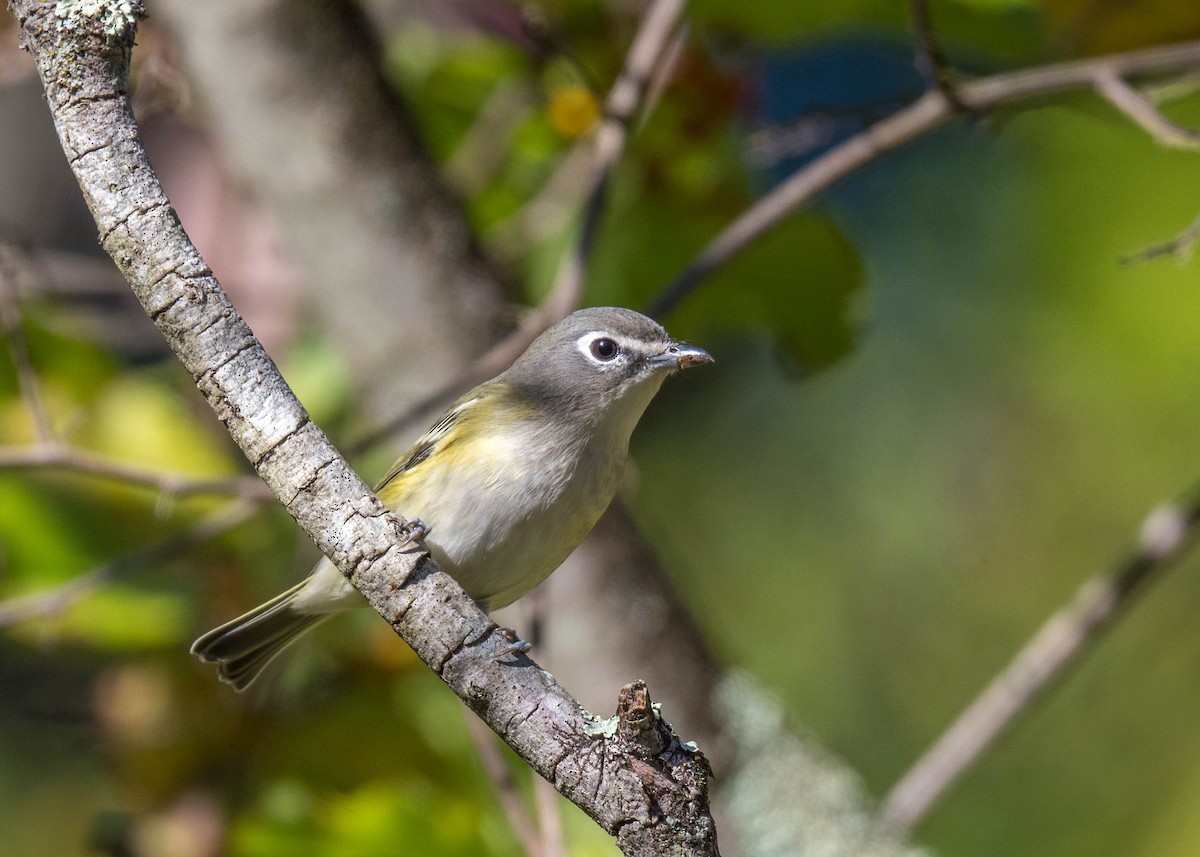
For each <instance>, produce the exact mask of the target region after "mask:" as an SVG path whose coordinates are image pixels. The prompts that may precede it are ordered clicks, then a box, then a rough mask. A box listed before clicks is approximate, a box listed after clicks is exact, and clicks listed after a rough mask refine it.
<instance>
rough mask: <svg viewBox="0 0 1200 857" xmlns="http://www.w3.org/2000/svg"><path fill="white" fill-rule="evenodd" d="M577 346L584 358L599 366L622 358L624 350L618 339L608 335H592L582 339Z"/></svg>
mask: <svg viewBox="0 0 1200 857" xmlns="http://www.w3.org/2000/svg"><path fill="white" fill-rule="evenodd" d="M576 346H577V347H578V348H579V351H580V353H582V354H583V356H584V357H586V358H587V359H588V360H590V361H591V362H593V363H595V364H597V365H599V366H604V365H606V364H609V363H612V362H613V361H614V360H616V359H617V358H618V357H620V356H621V352H622V351H623V350H624V349H623V348H622V347H621V343H620V342H619V341H618V340H617V339H616V337H613V336H609V335H607V334H600V335H598V336H597V335H595V334H590V335H588V336H584V337H581V338H580V339H579V342H578V343H576Z"/></svg>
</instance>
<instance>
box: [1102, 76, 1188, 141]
mask: <svg viewBox="0 0 1200 857" xmlns="http://www.w3.org/2000/svg"><path fill="white" fill-rule="evenodd" d="M1096 92H1098V93H1099V94H1100V95H1101V97H1103V98H1104V100H1105V101H1107V102H1108V103H1109V104H1111V105H1112V106H1113V107H1115V108H1117V109H1118V110H1120V111H1121V112H1122V113H1124V114H1125V115H1126V116H1128V117H1129V118H1130V119H1132V120H1133V121H1134V122H1135V123H1136V124H1137V125H1138V126H1139V127H1141V129H1142V130H1143V131H1145V132H1146V133H1147V134H1149V135H1150V136H1151V137H1153V138H1154V139H1155V140H1156V141H1157V142H1158V143H1159V145H1162V146H1166V147H1167V148H1169V149H1187V150H1189V151H1193V152H1197V151H1200V131H1197V130H1195V129H1193V128H1186V127H1184V126H1183V125H1180V124H1178V123H1177V122H1172V121H1171V120H1170V119H1168V118H1167V117H1166V116H1164V115H1163V114H1162V113H1161V112H1159V109H1158V107H1156V106H1155V104H1154V102H1153V101H1151V100H1150V99H1149V98H1147V97H1146V96H1145V95H1143V94H1142V93H1140V92H1138V91H1137V90H1136V89H1134V88H1133V87H1132V86H1130V85H1129V84H1128V83H1127V82H1126V81H1125V80H1124V79H1123V78H1122V77H1121V75H1119V74H1117V73H1116V72H1114V71H1113V70H1112V69H1101V70H1100V71H1099V72H1097V74H1096Z"/></svg>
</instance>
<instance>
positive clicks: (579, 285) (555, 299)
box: [350, 0, 687, 454]
mask: <svg viewBox="0 0 1200 857" xmlns="http://www.w3.org/2000/svg"><path fill="white" fill-rule="evenodd" d="M686 6H687V0H654V2H653V3H652V4H651V5H650V7H649V8H648V9H647V10H646V14H645V16H644V17H643V18H642V21H641V24H640V25H639V27H638V31H637V34H636V35H635V36H634V39H633V43H632V44H631V45H630V47H629V53H628V54H627V55H626V57H625V67H624V69H623V70H622V72H621V74H620V75H619V76H618V77H617V79H616V81H615V82H614V83H613V85H612V89H611V90H609V93H608V98H607V99H606V100H605V107H604V119H603V121H602V123H601V125H600V128H599V130H598V131H597V132H596V139H595V149H594V155H593V158H594V160H593V162H592V172H591V178H590V180H589V182H588V192H587V197H586V200H585V202H584V206H583V220H582V223H581V224H580V227H579V231H578V233H577V234H576V238H575V242H574V244H573V245H572V247H571V248H570V249H569V250H568V251H567V253H566V254H565V255H564V256H563V259H562V262H561V263H560V265H559V268H558V273H557V274H556V276H555V279H554V285H553V286H552V287H551V289H550V292H549V294H547V295H546V297H545V299H543V301H542V302H541V304H539V305H538V307H537V308H536V309H535V310H534V311H533V312H531V313H529V314H528V315H526V316H525V318H524V319H523V320H522V321H521V323H520V324H519V325H518V326H517V328H516V329H515V330H514V331H513V332H512V333H510V334H509V335H508V336H506V337H505V338H504V339H502V340H500V341H499V342H497V343H496V344H495V345H493V346H492V347H491V348H489V349H488V350H487V352H486V353H484V354H483V355H482V356H481V357H479V358H478V359H477V360H475V362H474V363H472V364H471V365H470V366H469V367H467V369H466V370H465V371H463V372H462V373H460V374H459V375H458V376H456V377H454V378H452V379H451V380H450V381H449V382H447V383H446V384H444V385H442V386H441V387H440V388H439V389H437V390H435V391H434V392H433V393H431V394H430V395H428V396H426V397H424V398H422V399H421V400H420V401H419V402H417V403H416V404H415V405H412V406H410V407H409V408H407V409H406V410H405V412H404V413H402V414H400V415H398V416H397V417H395V418H394V419H392V420H389V421H388V422H386V423H384V425H382V426H381V427H379V428H378V429H376V430H374V431H372V432H371V433H370V434H368V435H367V436H365V437H363V438H361V439H359V440H358V441H356V442H355V443H354V444H352V445H351V448H350V449H351V453H352V454H353V452H355V451H358V450H362V449H365V448H367V447H369V446H371V445H373V444H375V443H377V442H379V441H381V440H383V439H384V438H385V437H388V436H390V435H392V434H394V433H396V432H398V431H400V430H401V429H402V428H405V427H407V426H408V425H409V424H410V423H411V422H412V421H413V420H414V419H416V418H417V417H418V416H419V415H421V414H423V413H425V412H426V411H428V410H431V409H432V408H433V407H435V406H436V405H437V404H439V403H441V402H444V401H445V400H446V399H448V398H450V397H451V396H453V395H454V394H455V393H456V392H458V391H461V390H464V389H467V388H468V387H472V386H474V385H475V384H478V383H480V382H482V381H485V380H487V379H488V378H491V377H492V376H493V375H495V374H496V373H498V372H500V371H502V370H503V369H504V368H505V367H507V366H508V365H509V364H510V363H512V361H513V360H515V359H516V358H517V357H519V356H520V355H521V352H523V351H524V350H525V349H526V348H528V347H529V344H530V343H531V342H533V340H535V339H536V338H537V337H538V335H539V334H540V333H541V332H542V331H544V330H545V329H546V328H548V327H549V326H550V325H552V324H554V323H555V322H556V321H558V320H559V319H561V318H563V317H564V316H566V315H567V314H568V313H570V312H571V311H572V310H573V309H575V308H576V307H577V306H578V305H579V301H580V299H581V298H582V297H583V288H584V282H585V279H586V272H587V265H588V261H589V260H590V259H591V255H592V248H593V244H594V242H595V238H596V234H597V232H598V231H599V229H600V223H601V221H602V220H603V216H604V211H605V208H606V203H607V200H608V185H609V179H610V178H611V176H612V173H613V170H614V169H615V167H616V165H617V162H618V161H619V160H620V158H621V154H622V153H623V152H624V151H625V144H626V142H627V141H628V139H629V126H630V124H631V123H632V122H633V121H634V120H635V119H636V118H637V116H638V115H639V113H640V111H641V110H642V108H643V106H644V104H645V102H646V97H647V93H648V92H650V91H651V90H652V89H657V88H658V87H654V86H653V84H654V81H655V80H656V78H659V77H662V76H663V74H660V71H661V70H662V69H663V68H664V67H665V66H666V65H667V63H666V62H665V60H668V59H671V58H678V56H679V50H678V48H675V47H673V45H672V41H671V40H672V35H673V34H674V33H675V32H676V31H677V30H678V29H679V24H680V19H681V18H682V16H683V11H684V9H685V8H686Z"/></svg>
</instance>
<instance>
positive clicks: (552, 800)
mask: <svg viewBox="0 0 1200 857" xmlns="http://www.w3.org/2000/svg"><path fill="white" fill-rule="evenodd" d="M533 800H534V804H535V805H536V806H537V818H538V833H539V841H540V843H541V849H542V850H541V857H567V840H566V837H565V835H564V833H563V823H562V811H561V804H560V803H559V796H558V792H556V791H555V790H554V786H552V785H550V783H548V782H546V781H545V780H543V779H542V778H541V777H538V778H536V779H535V780H534V781H533Z"/></svg>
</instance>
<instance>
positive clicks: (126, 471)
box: [0, 443, 271, 500]
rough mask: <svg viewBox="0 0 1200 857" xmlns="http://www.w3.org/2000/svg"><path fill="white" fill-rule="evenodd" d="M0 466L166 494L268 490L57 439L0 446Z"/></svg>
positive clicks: (262, 494)
mask: <svg viewBox="0 0 1200 857" xmlns="http://www.w3.org/2000/svg"><path fill="white" fill-rule="evenodd" d="M0 470H65V471H70V472H73V473H83V474H86V475H88V476H94V477H96V478H97V479H107V480H110V481H113V482H124V483H127V484H129V485H137V486H140V487H143V488H152V489H154V490H156V491H159V492H161V493H162V494H164V495H167V496H169V497H194V496H198V495H206V494H207V495H220V494H228V495H232V496H235V497H243V498H245V499H247V500H267V499H270V497H271V492H270V490H269V489H268V488H267V486H265V485H264V484H263V483H262V480H260V479H258V478H256V477H254V476H230V477H227V478H223V479H202V478H197V477H192V476H184V475H182V474H178V473H163V472H162V471H158V470H152V469H150V468H147V467H139V466H138V465H135V464H124V463H122V462H119V461H113V460H112V459H110V458H104V457H103V456H99V455H96V454H95V453H92V452H87V451H85V450H82V449H77V448H74V447H69V446H64V445H62V444H60V443H39V444H33V445H31V446H0Z"/></svg>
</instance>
